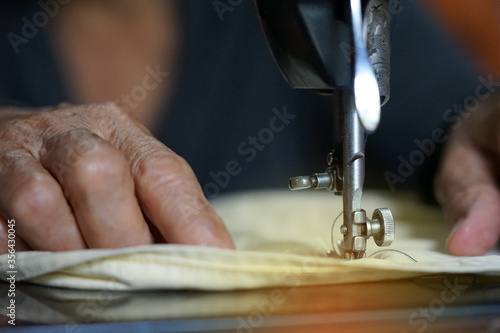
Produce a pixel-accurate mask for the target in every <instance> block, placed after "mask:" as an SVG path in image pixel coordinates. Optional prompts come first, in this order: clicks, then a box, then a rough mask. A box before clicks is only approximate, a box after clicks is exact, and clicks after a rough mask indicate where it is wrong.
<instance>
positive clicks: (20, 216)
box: [0, 150, 86, 251]
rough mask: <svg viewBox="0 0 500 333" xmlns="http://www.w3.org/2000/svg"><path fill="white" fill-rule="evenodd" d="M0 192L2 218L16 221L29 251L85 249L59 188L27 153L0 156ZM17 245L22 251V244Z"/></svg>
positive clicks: (14, 151)
mask: <svg viewBox="0 0 500 333" xmlns="http://www.w3.org/2000/svg"><path fill="white" fill-rule="evenodd" d="M13 171H15V172H13ZM0 188H1V189H2V191H1V193H0V209H1V211H2V212H3V215H4V216H7V217H8V218H9V219H15V221H16V225H15V231H16V235H17V236H19V237H20V238H21V239H23V240H24V241H26V242H27V243H28V244H29V246H30V247H31V248H33V249H34V250H44V251H65V250H77V249H83V248H85V247H86V244H85V242H84V240H83V237H82V235H81V234H80V231H79V229H78V226H77V225H76V223H75V219H74V218H73V215H72V212H71V209H70V207H69V206H68V203H67V201H66V198H65V197H64V195H63V192H62V190H61V187H60V186H59V184H58V183H57V182H56V180H55V179H54V178H53V177H52V176H51V175H50V173H48V172H47V170H45V169H44V168H43V167H42V166H41V165H40V163H39V162H38V161H37V160H35V159H34V158H33V157H32V156H31V155H30V154H29V153H28V152H26V151H24V150H11V151H7V152H4V153H3V154H2V155H1V157H0ZM16 245H19V246H20V247H22V246H23V245H22V241H20V242H19V244H16Z"/></svg>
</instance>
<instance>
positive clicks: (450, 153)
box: [435, 96, 500, 256]
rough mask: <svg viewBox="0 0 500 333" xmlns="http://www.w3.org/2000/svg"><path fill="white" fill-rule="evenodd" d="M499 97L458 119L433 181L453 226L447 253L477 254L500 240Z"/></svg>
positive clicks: (438, 197) (492, 98)
mask: <svg viewBox="0 0 500 333" xmlns="http://www.w3.org/2000/svg"><path fill="white" fill-rule="evenodd" d="M499 176H500V98H499V97H498V96H494V97H491V98H490V100H488V101H487V102H485V104H483V105H481V107H480V108H479V109H478V110H476V111H475V112H474V113H472V114H471V116H470V118H468V119H460V121H459V122H458V123H457V124H455V126H454V127H453V128H452V130H451V133H450V138H449V141H448V143H447V145H446V148H445V151H444V154H443V158H442V163H441V167H440V170H439V172H438V176H437V178H436V182H435V190H436V197H437V199H438V201H439V202H440V203H441V205H442V207H443V210H444V213H445V217H446V219H447V221H448V222H449V223H450V224H451V225H452V226H453V230H452V232H451V233H450V236H449V238H448V242H447V247H448V250H449V252H450V253H452V254H455V255H463V256H475V255H481V254H484V253H486V252H488V251H489V250H491V249H492V248H493V247H495V245H496V244H497V242H498V240H499V237H500V190H499Z"/></svg>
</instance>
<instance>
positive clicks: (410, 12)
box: [0, 0, 480, 197]
mask: <svg viewBox="0 0 500 333" xmlns="http://www.w3.org/2000/svg"><path fill="white" fill-rule="evenodd" d="M223 2H224V3H226V2H225V1H223ZM214 3H215V2H213V1H201V0H182V1H179V5H180V8H181V15H182V24H183V27H182V28H183V29H184V43H183V49H182V57H181V59H182V62H181V65H180V66H181V67H180V68H179V75H177V77H178V82H176V85H175V86H176V88H175V94H174V97H173V101H171V103H170V104H169V106H168V112H165V113H164V114H165V116H164V117H163V119H162V120H161V122H159V126H157V128H155V129H154V134H155V135H156V136H157V137H158V138H159V139H160V140H161V141H163V142H164V143H165V144H166V145H167V146H169V147H170V148H172V149H173V150H174V151H176V152H177V153H178V154H180V155H181V156H183V157H184V158H185V159H186V160H187V161H188V162H189V163H190V164H191V166H192V167H193V169H194V171H195V173H196V175H197V176H198V179H199V181H200V183H201V185H202V187H204V189H205V191H206V194H207V195H208V196H209V197H214V196H217V195H218V194H219V193H222V192H226V191H231V190H241V189H250V188H261V187H283V188H284V187H286V186H287V180H288V178H289V177H290V176H294V175H301V174H309V173H313V172H319V171H322V170H324V168H325V166H326V154H327V153H328V151H329V150H330V149H331V148H332V136H333V134H332V118H333V117H332V112H333V111H332V110H333V109H332V101H331V97H328V96H320V95H317V94H315V93H314V92H312V91H299V90H292V89H290V88H289V87H288V85H287V84H286V82H285V81H284V79H283V78H282V76H281V74H280V72H279V70H278V69H277V67H276V66H275V64H274V62H273V59H272V57H271V54H270V52H269V51H268V49H267V46H266V43H265V40H264V37H263V34H262V32H261V30H260V26H259V23H258V19H257V15H256V12H255V9H254V6H253V1H251V0H242V1H241V3H240V4H237V5H230V4H229V3H228V6H230V8H231V10H228V11H225V12H224V13H222V15H221V14H220V13H218V11H217V10H216V8H215V7H214ZM233 3H238V2H233ZM1 6H2V7H5V8H4V9H2V10H0V103H2V104H24V105H32V106H42V105H54V104H57V103H59V102H61V101H71V100H72V98H71V96H69V95H68V93H67V92H65V90H64V83H63V80H62V79H61V78H62V75H61V73H60V71H59V70H60V69H59V68H58V67H57V63H56V62H55V60H54V56H53V53H52V50H53V45H51V40H50V35H49V29H47V27H41V28H39V29H38V31H37V32H36V33H33V36H32V37H30V38H27V40H28V41H27V43H20V44H18V45H17V46H18V47H17V49H18V52H17V53H16V52H15V48H14V47H13V45H12V43H11V40H9V38H8V37H7V36H8V35H9V33H11V32H15V33H16V34H18V35H21V33H22V28H23V25H24V22H25V21H23V17H26V18H28V19H30V20H31V18H32V17H33V14H34V13H36V12H37V11H40V10H41V8H40V7H39V5H38V4H37V1H16V2H14V1H12V3H10V4H7V5H4V4H2V5H1ZM400 10H401V12H400V13H399V14H398V15H397V17H396V18H395V20H396V22H395V25H394V28H393V36H392V45H393V50H392V92H391V100H390V101H389V103H388V104H387V105H386V106H385V107H384V108H383V111H382V122H381V125H380V127H379V129H378V130H377V132H376V133H375V134H373V135H371V136H369V137H368V140H367V146H366V156H367V160H366V165H367V176H366V184H367V186H377V187H382V188H385V189H390V188H392V189H395V190H401V189H408V188H413V189H414V188H416V187H420V188H421V189H427V190H429V189H430V184H431V181H432V173H433V171H434V169H435V164H436V161H437V158H438V156H439V153H438V151H439V149H438V146H439V145H438V144H437V143H439V142H437V141H442V140H435V139H434V138H433V137H432V135H433V132H434V133H435V132H436V130H439V129H441V128H443V129H445V128H446V127H447V126H448V125H449V122H447V121H446V119H444V114H445V112H446V111H447V110H448V109H450V108H453V105H454V104H455V103H458V104H460V103H462V101H463V100H464V98H465V97H466V96H468V95H469V94H471V93H474V90H475V88H476V86H478V84H480V82H479V81H478V79H477V77H476V75H475V74H474V73H472V72H471V70H470V68H469V66H468V64H467V63H466V62H465V61H464V59H463V57H462V56H461V52H460V50H458V49H457V48H456V47H455V46H454V45H453V44H452V43H450V41H449V40H448V39H446V38H445V37H444V36H443V35H442V34H441V33H440V32H439V31H438V29H436V27H435V26H434V25H433V23H432V22H431V20H430V19H429V18H428V17H427V16H425V15H424V14H423V13H422V11H421V10H420V9H419V8H417V6H416V5H415V4H414V3H413V1H409V0H402V1H401V4H400ZM393 20H394V17H393ZM49 24H50V20H49ZM10 36H11V37H12V34H11V35H10ZM11 39H12V38H11ZM166 108H167V107H166ZM166 111H167V110H166ZM429 140H430V141H429ZM431 141H432V142H434V143H436V145H435V146H436V147H435V148H434V147H433V145H432V144H431V143H430V142H431ZM391 177H392V178H391ZM394 177H396V178H394ZM388 181H389V182H388Z"/></svg>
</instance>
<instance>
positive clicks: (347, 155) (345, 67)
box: [255, 0, 394, 260]
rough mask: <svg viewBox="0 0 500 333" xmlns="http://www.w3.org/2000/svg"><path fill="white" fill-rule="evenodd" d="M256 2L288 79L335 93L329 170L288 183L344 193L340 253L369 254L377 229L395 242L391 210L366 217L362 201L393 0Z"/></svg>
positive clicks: (386, 89) (386, 241)
mask: <svg viewBox="0 0 500 333" xmlns="http://www.w3.org/2000/svg"><path fill="white" fill-rule="evenodd" d="M255 3H256V6H257V9H258V13H259V17H260V21H261V25H262V28H263V30H264V32H265V35H266V38H267V41H268V44H269V47H270V49H271V51H272V53H273V56H274V58H275V60H276V63H277V64H278V66H279V68H280V69H281V72H282V73H283V75H284V77H285V79H286V80H287V81H288V83H289V84H290V86H291V87H292V88H299V89H314V90H316V91H318V92H319V93H326V94H332V95H333V100H334V124H333V125H334V133H335V135H334V136H335V137H334V140H333V150H332V151H331V152H330V153H329V154H328V156H327V164H328V166H327V168H326V171H325V172H323V173H315V174H313V175H312V176H299V177H293V178H291V179H290V181H289V187H290V189H292V190H301V189H307V188H314V189H326V190H329V191H332V192H334V193H335V194H336V195H342V196H343V207H344V210H343V222H344V223H343V224H342V225H341V226H340V233H341V234H342V235H343V240H341V241H339V242H338V244H337V245H338V247H339V249H340V250H339V252H340V254H339V255H340V256H341V257H343V258H345V259H349V260H352V259H359V258H363V257H365V251H366V242H367V240H368V239H369V238H370V237H372V236H373V238H374V240H375V242H376V244H377V245H379V246H388V245H390V244H391V243H392V241H393V239H394V219H393V216H392V213H391V211H390V210H389V209H387V208H379V209H376V210H375V211H374V213H373V217H372V219H369V218H367V215H366V212H365V211H364V210H363V209H362V205H361V198H362V194H363V183H364V177H365V139H366V135H367V134H369V133H372V132H374V131H375V130H376V128H377V126H378V124H379V120H380V112H381V111H380V109H381V106H382V105H383V104H385V103H386V102H387V100H388V99H389V94H390V81H389V76H390V69H389V62H390V43H389V40H390V8H389V0H255ZM311 112H314V110H311Z"/></svg>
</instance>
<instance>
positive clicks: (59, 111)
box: [0, 103, 234, 253]
mask: <svg viewBox="0 0 500 333" xmlns="http://www.w3.org/2000/svg"><path fill="white" fill-rule="evenodd" d="M0 190H1V191H0V220H1V221H0V253H5V252H7V220H9V219H15V222H16V224H15V232H16V236H17V237H16V251H22V250H29V249H34V250H47V251H64V250H78V249H84V248H116V247H126V246H134V245H142V244H151V243H153V242H154V240H155V239H156V240H160V241H163V240H164V241H167V242H169V243H179V244H196V245H207V246H217V247H222V248H233V247H234V246H233V243H232V240H231V238H230V236H229V234H228V232H227V230H226V228H225V226H224V224H223V222H222V221H221V219H220V218H219V217H218V216H217V214H216V213H215V212H214V211H213V209H212V208H211V206H210V205H209V204H208V202H207V201H206V199H205V197H204V196H203V193H202V190H201V187H200V186H199V184H198V182H197V180H196V177H195V175H194V173H193V172H192V170H191V168H190V167H189V166H188V164H187V163H186V162H185V161H184V160H183V159H182V158H180V157H179V156H177V155H176V154H175V153H173V152H172V151H171V150H170V149H168V148H167V147H165V146H164V145H163V144H161V143H160V142H159V141H157V140H156V139H154V138H153V137H152V136H151V135H150V134H149V132H148V131H147V130H146V129H145V128H144V127H143V126H142V125H140V124H139V123H138V122H137V121H136V120H134V119H133V118H132V117H130V116H129V115H128V114H126V113H124V112H123V111H122V110H121V109H120V108H118V107H117V106H116V105H115V104H113V103H107V104H94V105H84V106H68V105H64V106H63V105H61V106H59V107H57V108H55V109H44V110H36V111H30V110H17V109H9V110H5V109H3V110H1V111H0ZM155 234H160V236H159V237H158V236H155V237H153V235H155Z"/></svg>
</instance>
